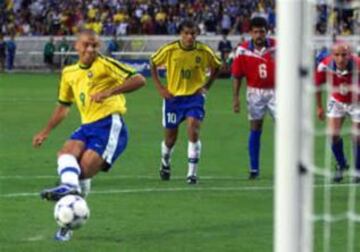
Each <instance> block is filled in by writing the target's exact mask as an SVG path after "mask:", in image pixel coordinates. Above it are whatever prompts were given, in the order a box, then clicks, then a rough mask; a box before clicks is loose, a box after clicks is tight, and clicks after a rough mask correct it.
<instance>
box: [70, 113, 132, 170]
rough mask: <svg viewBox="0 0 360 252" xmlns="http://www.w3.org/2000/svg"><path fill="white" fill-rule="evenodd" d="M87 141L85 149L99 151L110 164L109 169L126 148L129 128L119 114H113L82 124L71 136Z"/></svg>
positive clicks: (74, 138)
mask: <svg viewBox="0 0 360 252" xmlns="http://www.w3.org/2000/svg"><path fill="white" fill-rule="evenodd" d="M70 139H72V140H78V141H82V142H84V143H85V149H91V150H93V151H95V152H96V153H98V154H99V155H100V156H101V157H102V158H103V159H104V161H105V162H106V163H107V164H108V167H107V169H106V170H109V169H110V168H111V166H112V164H113V163H114V162H115V160H116V159H117V158H118V157H119V156H120V154H121V153H122V152H123V151H124V150H125V148H126V145H127V141H128V130H127V127H126V125H125V122H124V120H123V118H122V117H121V116H120V115H119V114H112V115H110V116H107V117H105V118H103V119H100V120H98V121H96V122H93V123H88V124H83V125H81V126H80V127H79V128H78V129H77V130H76V131H75V132H74V133H73V134H72V135H71V137H70Z"/></svg>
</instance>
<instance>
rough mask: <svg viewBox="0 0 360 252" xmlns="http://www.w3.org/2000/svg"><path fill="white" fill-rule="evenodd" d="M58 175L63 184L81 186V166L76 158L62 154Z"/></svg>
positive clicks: (59, 160)
mask: <svg viewBox="0 0 360 252" xmlns="http://www.w3.org/2000/svg"><path fill="white" fill-rule="evenodd" d="M57 171H58V174H59V175H60V179H61V183H62V184H71V185H74V186H79V175H80V173H81V170H80V166H79V164H78V162H77V160H76V158H75V156H73V155H70V154H62V155H60V156H59V158H58V169H57Z"/></svg>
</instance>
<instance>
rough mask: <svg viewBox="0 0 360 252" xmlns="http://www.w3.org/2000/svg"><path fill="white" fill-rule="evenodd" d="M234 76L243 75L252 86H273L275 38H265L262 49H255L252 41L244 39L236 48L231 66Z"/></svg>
mask: <svg viewBox="0 0 360 252" xmlns="http://www.w3.org/2000/svg"><path fill="white" fill-rule="evenodd" d="M231 74H232V76H233V77H235V78H242V77H245V78H246V81H247V85H248V86H249V87H254V88H262V89H270V88H274V87H275V40H274V39H270V38H268V39H266V45H265V47H264V48H263V50H262V51H260V52H259V51H257V50H255V46H254V44H253V42H252V41H246V42H244V43H243V44H241V45H239V46H238V47H237V49H236V53H235V59H234V61H233V63H232V66H231Z"/></svg>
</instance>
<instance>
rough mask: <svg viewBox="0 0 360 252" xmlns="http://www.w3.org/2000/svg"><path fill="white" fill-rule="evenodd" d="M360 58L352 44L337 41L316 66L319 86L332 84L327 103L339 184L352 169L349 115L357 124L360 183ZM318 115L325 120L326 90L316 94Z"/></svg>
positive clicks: (358, 180)
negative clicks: (346, 131)
mask: <svg viewBox="0 0 360 252" xmlns="http://www.w3.org/2000/svg"><path fill="white" fill-rule="evenodd" d="M359 70H360V58H359V57H357V56H355V55H353V54H352V51H351V47H350V45H349V44H347V43H345V42H337V43H335V44H334V45H333V47H332V52H331V55H329V56H328V57H326V58H325V59H324V60H322V61H321V62H320V63H319V65H318V66H317V69H316V74H315V83H316V85H317V86H320V85H323V84H326V83H328V84H329V85H330V92H329V99H328V104H327V113H326V114H327V117H328V128H329V131H330V137H331V149H332V152H333V154H334V157H335V159H336V163H337V164H336V172H335V176H334V178H333V180H334V182H336V183H338V182H340V181H342V180H343V177H344V174H343V173H344V171H345V170H346V169H348V168H349V164H348V162H347V160H346V157H345V154H344V147H343V139H342V137H341V134H340V131H341V127H342V125H343V123H344V120H345V117H346V116H349V117H350V118H351V121H352V127H353V139H352V140H353V146H354V148H353V149H354V157H355V158H354V160H355V176H354V182H355V183H360V133H359V130H360V92H359V91H360V89H359V88H360V72H359ZM316 104H317V110H316V113H317V116H318V118H319V119H320V120H325V111H324V108H323V106H322V91H321V89H318V91H317V94H316Z"/></svg>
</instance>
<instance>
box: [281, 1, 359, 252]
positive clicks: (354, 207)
mask: <svg viewBox="0 0 360 252" xmlns="http://www.w3.org/2000/svg"><path fill="white" fill-rule="evenodd" d="M359 13H360V1H358V0H353V1H352V0H304V1H301V0H278V1H277V15H278V24H277V25H278V26H277V38H278V55H277V67H278V69H277V102H278V107H277V109H278V110H277V112H278V119H277V129H276V154H275V155H276V157H275V160H276V161H275V162H276V164H275V165H276V175H275V176H276V179H275V215H274V218H275V225H274V227H275V230H274V231H275V237H274V251H275V252H289V251H292V252H340V251H341V252H356V251H360V239H359V238H358V237H360V184H359V183H358V184H356V183H354V182H353V178H354V176H355V168H354V166H355V165H354V164H355V158H356V157H355V154H354V145H353V141H352V136H354V135H359V132H357V131H356V130H355V129H354V128H353V127H352V124H351V118H350V117H349V116H347V117H345V118H346V119H345V122H344V124H343V125H342V130H341V136H342V139H343V141H344V151H345V156H346V158H347V161H348V164H349V166H350V168H349V170H347V171H346V172H345V173H344V179H343V180H342V181H341V183H334V182H333V178H334V175H335V166H336V161H335V159H334V158H333V154H332V150H331V138H330V132H329V126H328V124H327V123H326V121H325V122H320V121H319V120H318V119H317V116H316V104H315V94H316V92H317V90H318V88H317V87H316V86H315V83H314V71H315V68H316V64H317V63H318V62H319V61H320V60H321V59H322V58H323V57H325V56H326V55H329V54H331V47H332V45H333V43H334V40H341V41H346V42H347V43H349V44H350V45H351V47H352V49H353V53H354V54H359V53H360V15H359ZM358 76H359V73H356V71H353V83H358V82H359V80H358ZM328 84H329V83H328ZM328 84H327V85H323V86H322V87H321V88H322V93H323V97H324V98H325V97H327V96H328V95H327V94H329V93H330V92H331V91H332V90H331V85H328ZM358 88H359V87H357V89H358ZM323 100H324V108H325V109H326V104H327V100H326V99H323Z"/></svg>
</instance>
